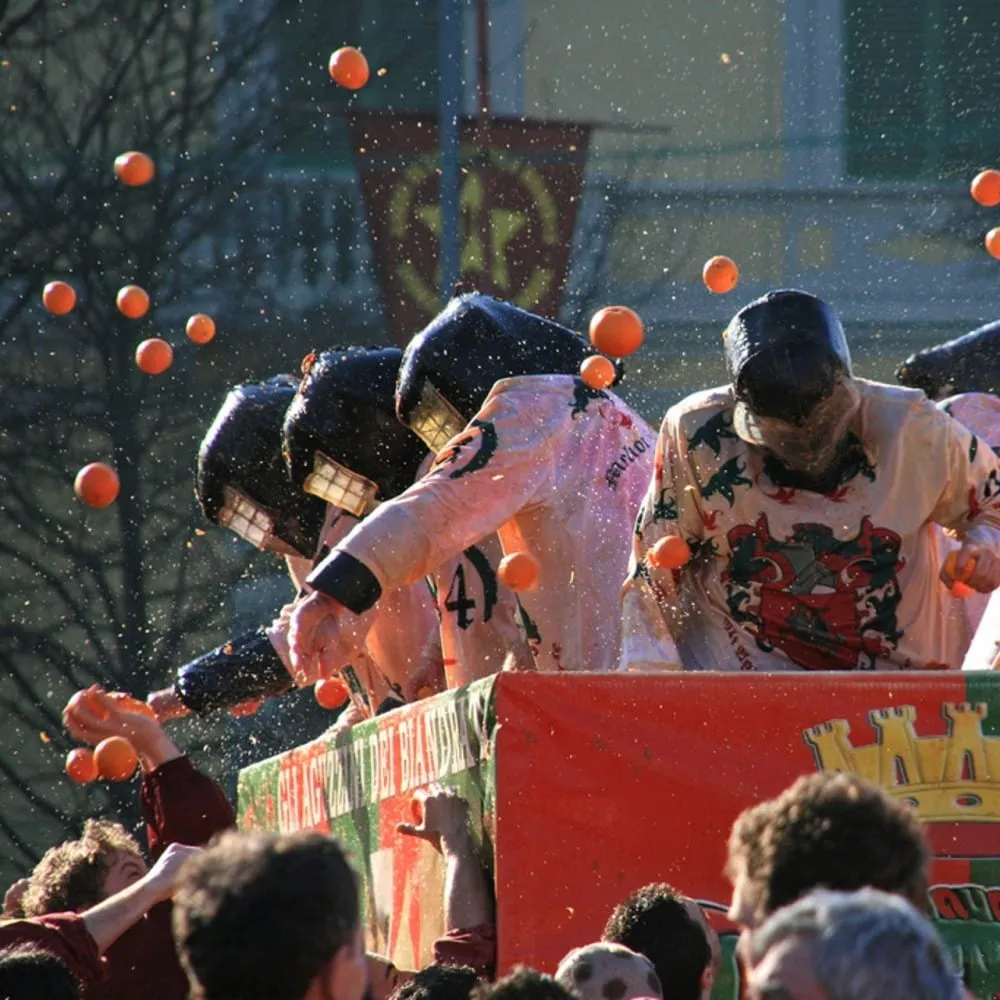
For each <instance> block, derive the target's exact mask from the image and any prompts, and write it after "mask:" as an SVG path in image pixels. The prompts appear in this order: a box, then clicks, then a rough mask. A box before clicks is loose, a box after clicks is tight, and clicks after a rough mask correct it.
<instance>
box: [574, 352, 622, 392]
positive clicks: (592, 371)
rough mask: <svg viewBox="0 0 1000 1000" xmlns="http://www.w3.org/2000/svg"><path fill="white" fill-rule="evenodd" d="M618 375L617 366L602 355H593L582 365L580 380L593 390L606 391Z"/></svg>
mask: <svg viewBox="0 0 1000 1000" xmlns="http://www.w3.org/2000/svg"><path fill="white" fill-rule="evenodd" d="M616 375H617V372H616V371H615V366H614V365H613V364H612V363H611V362H610V361H609V360H608V359H607V358H606V357H604V356H603V355H602V354H592V355H591V356H590V357H589V358H587V360H586V361H584V362H583V364H582V365H580V378H582V379H583V381H584V382H585V383H586V384H587V385H588V386H590V388H591V389H606V388H607V387H608V386H609V385H611V383H612V382H614V380H615V376H616Z"/></svg>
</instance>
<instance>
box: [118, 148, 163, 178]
mask: <svg viewBox="0 0 1000 1000" xmlns="http://www.w3.org/2000/svg"><path fill="white" fill-rule="evenodd" d="M155 174H156V165H155V164H154V163H153V161H152V160H151V159H150V158H149V157H148V156H147V155H146V154H145V153H138V152H136V151H135V150H130V151H129V152H128V153H122V154H121V156H116V157H115V177H117V178H118V179H119V180H120V181H122V182H123V183H125V184H127V185H128V186H129V187H141V186H142V185H143V184H148V183H149V182H150V181H151V180H152V179H153V177H154V175H155Z"/></svg>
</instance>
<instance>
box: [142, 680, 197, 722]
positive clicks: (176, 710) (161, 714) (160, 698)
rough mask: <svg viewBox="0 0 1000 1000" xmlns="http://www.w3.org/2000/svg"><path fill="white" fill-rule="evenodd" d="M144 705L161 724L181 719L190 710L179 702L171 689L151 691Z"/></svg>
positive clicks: (176, 694) (189, 712)
mask: <svg viewBox="0 0 1000 1000" xmlns="http://www.w3.org/2000/svg"><path fill="white" fill-rule="evenodd" d="M146 704H147V705H149V707H150V708H151V709H152V710H153V711H154V712H156V717H157V718H158V719H159V720H160V722H161V723H163V722H169V721H170V720H171V719H183V718H184V716H185V715H190V714H191V709H190V708H188V707H187V705H185V704H184V702H183V701H181V696H180V695H179V694H178V693H177V692H176V691H175V690H174V689H173V688H172V687H170V688H166V689H165V690H163V691H153V692H152V693H151V694H150V695H149V696H148V697H147V698H146Z"/></svg>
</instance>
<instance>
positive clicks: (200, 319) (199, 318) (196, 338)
mask: <svg viewBox="0 0 1000 1000" xmlns="http://www.w3.org/2000/svg"><path fill="white" fill-rule="evenodd" d="M184 329H185V332H186V333H187V335H188V340H190V341H191V342H192V343H193V344H207V343H208V342H209V341H210V340H211V339H212V338H213V337H214V336H215V320H214V319H212V317H211V316H206V315H205V314H204V313H195V314H194V315H193V316H192V317H191V318H190V319H189V320H188V321H187V326H186V327H185V328H184Z"/></svg>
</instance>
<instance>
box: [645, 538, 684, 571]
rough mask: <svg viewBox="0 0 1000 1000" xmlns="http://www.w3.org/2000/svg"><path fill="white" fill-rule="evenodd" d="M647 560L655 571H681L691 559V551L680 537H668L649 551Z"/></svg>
mask: <svg viewBox="0 0 1000 1000" xmlns="http://www.w3.org/2000/svg"><path fill="white" fill-rule="evenodd" d="M647 558H648V559H649V565H650V566H652V567H654V568H655V569H680V568H681V566H683V565H684V564H685V563H686V562H687V561H688V560H689V559H690V558H691V549H690V548H689V547H688V543H687V542H685V541H684V539H683V538H681V536H680V535H667V537H666V538H661V539H660V540H659V541H658V542H657V543H656V544H655V545H654V546H653V547H652V548H651V549H650V550H649V555H648V556H647Z"/></svg>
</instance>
